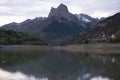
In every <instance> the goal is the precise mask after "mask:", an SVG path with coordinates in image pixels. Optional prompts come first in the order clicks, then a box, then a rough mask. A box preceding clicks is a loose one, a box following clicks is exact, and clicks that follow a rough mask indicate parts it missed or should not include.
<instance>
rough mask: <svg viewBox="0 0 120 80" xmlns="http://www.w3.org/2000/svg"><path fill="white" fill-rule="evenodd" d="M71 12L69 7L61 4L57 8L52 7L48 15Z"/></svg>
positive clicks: (63, 14)
mask: <svg viewBox="0 0 120 80" xmlns="http://www.w3.org/2000/svg"><path fill="white" fill-rule="evenodd" d="M68 14H69V11H68V8H67V6H66V5H64V4H60V5H59V6H58V7H57V8H53V7H52V8H51V10H50V13H49V15H48V17H52V16H59V15H60V16H66V15H68Z"/></svg>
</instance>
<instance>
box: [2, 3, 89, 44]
mask: <svg viewBox="0 0 120 80" xmlns="http://www.w3.org/2000/svg"><path fill="white" fill-rule="evenodd" d="M90 25H91V24H89V23H86V22H85V21H80V20H79V19H78V18H77V17H76V15H73V14H71V13H70V12H69V10H68V8H67V6H66V5H64V4H60V5H59V6H58V7H57V8H53V7H52V8H51V10H50V13H49V15H48V17H47V18H42V17H40V18H35V19H33V20H30V19H28V20H26V21H24V22H22V23H10V24H7V25H4V26H2V27H1V28H3V29H6V30H15V31H18V32H25V33H27V34H29V35H31V36H34V37H37V38H39V37H40V38H42V39H44V40H46V41H47V42H48V43H50V44H60V43H62V42H68V41H69V40H72V39H73V38H74V37H76V36H77V35H78V34H79V33H80V32H82V31H85V30H88V29H90Z"/></svg>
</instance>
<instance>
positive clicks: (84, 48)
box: [0, 43, 120, 53]
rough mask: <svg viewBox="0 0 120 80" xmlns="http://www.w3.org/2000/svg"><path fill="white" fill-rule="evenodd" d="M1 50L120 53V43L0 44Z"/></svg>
mask: <svg viewBox="0 0 120 80" xmlns="http://www.w3.org/2000/svg"><path fill="white" fill-rule="evenodd" d="M0 50H1V51H40V50H56V51H60V50H63V51H68V52H84V53H85V52H94V53H120V43H117V44H113V43H102V44H79V45H78V44H77V45H66V46H42V45H0Z"/></svg>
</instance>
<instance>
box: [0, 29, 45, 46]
mask: <svg viewBox="0 0 120 80" xmlns="http://www.w3.org/2000/svg"><path fill="white" fill-rule="evenodd" d="M0 44H9V45H10V44H26V45H47V44H46V43H45V42H44V41H43V40H41V39H37V38H33V37H31V36H29V35H27V34H26V33H22V32H15V31H13V30H4V29H0Z"/></svg>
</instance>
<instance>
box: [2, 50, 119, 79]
mask: <svg viewBox="0 0 120 80" xmlns="http://www.w3.org/2000/svg"><path fill="white" fill-rule="evenodd" d="M0 80H120V55H119V54H116V53H112V54H102V53H99V54H98V53H80V52H79V53H75V52H74V53H73V52H65V51H0Z"/></svg>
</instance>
